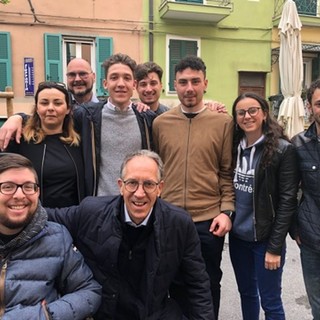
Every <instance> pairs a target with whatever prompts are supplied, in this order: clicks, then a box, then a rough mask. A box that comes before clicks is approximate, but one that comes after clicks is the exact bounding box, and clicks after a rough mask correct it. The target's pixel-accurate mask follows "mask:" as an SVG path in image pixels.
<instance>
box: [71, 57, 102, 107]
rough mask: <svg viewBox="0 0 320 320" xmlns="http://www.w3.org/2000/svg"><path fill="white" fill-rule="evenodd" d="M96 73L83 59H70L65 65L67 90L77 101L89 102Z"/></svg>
mask: <svg viewBox="0 0 320 320" xmlns="http://www.w3.org/2000/svg"><path fill="white" fill-rule="evenodd" d="M95 79H96V75H95V73H94V72H92V70H91V66H90V64H89V63H88V62H87V61H86V60H83V59H80V58H75V59H72V60H71V61H70V62H69V64H68V66H67V85H68V90H69V91H70V92H71V93H72V94H73V96H74V98H75V99H76V100H77V102H78V103H83V102H89V101H90V100H91V98H92V94H93V93H92V88H93V84H94V82H95Z"/></svg>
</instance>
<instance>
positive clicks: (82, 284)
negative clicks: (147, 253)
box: [0, 153, 101, 320]
mask: <svg viewBox="0 0 320 320" xmlns="http://www.w3.org/2000/svg"><path fill="white" fill-rule="evenodd" d="M38 198H39V187H38V179H37V174H36V172H35V170H34V168H33V167H32V163H31V162H30V160H28V159H27V158H25V157H23V156H21V155H18V154H9V153H8V154H2V155H1V156H0V259H1V260H0V267H1V274H0V319H2V320H18V319H28V320H36V319H37V320H49V319H51V320H58V319H64V320H83V319H85V318H87V317H90V316H92V315H93V314H94V313H95V312H96V310H97V309H98V307H99V305H100V300H101V296H100V294H101V286H100V285H99V284H98V283H97V282H96V281H95V280H93V277H92V273H91V271H90V269H89V268H88V267H87V265H85V263H84V260H83V257H82V255H81V254H80V253H79V252H78V251H76V250H75V249H74V248H73V246H72V239H71V237H70V234H69V232H68V231H67V230H66V228H65V227H63V226H61V225H59V224H57V223H54V222H48V221H47V213H46V212H45V210H44V209H43V208H42V207H41V205H40V203H39V200H38Z"/></svg>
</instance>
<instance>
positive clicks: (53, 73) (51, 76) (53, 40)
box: [44, 33, 63, 82]
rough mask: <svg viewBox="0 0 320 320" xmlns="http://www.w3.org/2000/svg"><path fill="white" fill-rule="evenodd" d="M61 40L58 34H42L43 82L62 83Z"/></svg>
mask: <svg viewBox="0 0 320 320" xmlns="http://www.w3.org/2000/svg"><path fill="white" fill-rule="evenodd" d="M61 52H62V39H61V35H60V34H49V33H45V34H44V55H45V57H44V60H45V81H60V82H63V76H62V54H61Z"/></svg>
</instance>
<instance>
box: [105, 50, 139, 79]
mask: <svg viewBox="0 0 320 320" xmlns="http://www.w3.org/2000/svg"><path fill="white" fill-rule="evenodd" d="M118 63H121V64H124V65H126V66H128V67H129V68H130V69H131V71H132V73H134V70H135V68H136V66H137V63H136V62H135V61H134V60H133V59H132V58H130V57H129V56H128V55H127V54H124V53H116V54H114V55H112V56H110V57H109V58H108V59H106V60H105V61H104V62H103V63H102V67H104V71H105V77H106V78H107V76H108V71H109V68H110V67H111V66H113V65H114V64H118Z"/></svg>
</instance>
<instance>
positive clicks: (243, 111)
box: [236, 107, 261, 117]
mask: <svg viewBox="0 0 320 320" xmlns="http://www.w3.org/2000/svg"><path fill="white" fill-rule="evenodd" d="M259 109H261V108H260V107H250V108H248V109H238V110H236V115H237V116H238V117H244V116H245V115H246V113H247V112H248V113H249V115H250V116H251V117H254V116H256V115H257V114H258V112H259Z"/></svg>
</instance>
